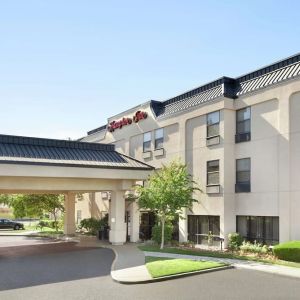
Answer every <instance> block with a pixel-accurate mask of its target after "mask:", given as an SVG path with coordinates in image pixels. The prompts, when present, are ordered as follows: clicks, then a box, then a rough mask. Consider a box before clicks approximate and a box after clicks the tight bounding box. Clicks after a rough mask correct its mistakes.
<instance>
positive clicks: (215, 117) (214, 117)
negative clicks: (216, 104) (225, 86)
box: [206, 111, 220, 138]
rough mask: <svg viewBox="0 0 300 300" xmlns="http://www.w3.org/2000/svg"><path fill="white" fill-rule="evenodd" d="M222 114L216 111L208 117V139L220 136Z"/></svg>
mask: <svg viewBox="0 0 300 300" xmlns="http://www.w3.org/2000/svg"><path fill="white" fill-rule="evenodd" d="M219 123H220V112H219V111H215V112H212V113H210V114H208V115H207V118H206V124H207V138H211V137H215V136H218V135H219V134H220V124H219Z"/></svg>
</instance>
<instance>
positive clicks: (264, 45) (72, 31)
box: [0, 0, 300, 138]
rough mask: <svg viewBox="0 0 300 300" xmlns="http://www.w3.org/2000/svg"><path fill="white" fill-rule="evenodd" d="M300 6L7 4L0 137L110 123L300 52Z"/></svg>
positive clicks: (0, 46) (3, 8) (0, 65)
mask: <svg viewBox="0 0 300 300" xmlns="http://www.w3.org/2000/svg"><path fill="white" fill-rule="evenodd" d="M299 11H300V2H299V1H289V0H286V1H256V0H254V1H226V0H224V1H188V0H186V1H156V0H152V1H142V0H140V1H130V0H128V1H113V0H112V1H101V0H98V1H92V0H86V1H79V0H72V1H69V0H63V1H61V0H60V1H57V0H51V1H46V0H45V1H42V0H40V1H37V0H36V1H32V0H26V1H23V0H10V1H0V37H1V39H0V104H1V109H0V128H1V131H0V133H3V134H17V135H28V136H41V137H53V138H68V137H71V138H79V137H81V136H83V135H84V134H85V133H86V131H88V130H90V129H93V128H95V127H98V126H100V125H104V124H105V123H106V120H107V118H108V117H110V116H112V115H114V114H117V113H119V112H122V111H123V110H126V109H128V108H130V107H133V106H135V105H137V104H140V103H142V102H145V101H148V100H150V99H155V100H165V99H167V98H169V97H173V96H176V95H177V94H179V93H181V92H183V91H185V90H189V89H191V88H193V87H196V86H199V85H201V84H204V83H206V82H209V81H211V80H214V79H216V78H218V77H220V76H223V75H226V76H233V77H235V76H239V75H242V74H244V73H246V72H249V71H252V70H254V69H256V68H259V67H262V66H264V65H266V64H269V63H272V62H274V61H276V60H279V59H281V58H285V57H287V56H290V55H293V54H295V53H297V52H300V38H299V36H300V26H299V25H300V21H299Z"/></svg>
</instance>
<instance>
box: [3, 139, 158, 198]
mask: <svg viewBox="0 0 300 300" xmlns="http://www.w3.org/2000/svg"><path fill="white" fill-rule="evenodd" d="M151 170H153V167H151V166H149V165H147V164H145V163H143V162H140V161H138V160H135V159H134V158H131V157H128V156H126V155H123V154H121V153H119V152H117V151H115V147H114V145H108V144H100V143H86V142H78V141H67V140H54V139H43V138H32V137H21V136H11V135H0V191H2V192H5V191H8V192H12V191H13V192H17V191H18V192H27V191H52V192H55V191H58V192H60V191H70V190H72V191H78V192H85V191H87V192H91V191H99V190H111V189H112V188H115V187H116V184H117V183H119V184H120V183H121V184H122V182H123V183H124V180H125V181H136V180H145V179H146V178H147V177H148V175H149V173H150V172H151ZM88 179H89V180H88Z"/></svg>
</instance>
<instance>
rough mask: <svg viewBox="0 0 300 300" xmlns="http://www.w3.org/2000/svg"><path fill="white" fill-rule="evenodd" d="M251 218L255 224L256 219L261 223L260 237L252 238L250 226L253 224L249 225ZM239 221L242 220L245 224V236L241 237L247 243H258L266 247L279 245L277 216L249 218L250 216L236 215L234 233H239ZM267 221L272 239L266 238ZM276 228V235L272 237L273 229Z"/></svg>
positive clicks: (278, 220)
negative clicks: (266, 245)
mask: <svg viewBox="0 0 300 300" xmlns="http://www.w3.org/2000/svg"><path fill="white" fill-rule="evenodd" d="M251 218H255V219H256V220H255V221H256V222H257V223H258V219H260V222H261V224H262V225H261V226H262V227H261V229H262V236H260V237H259V236H256V237H253V236H252V233H253V231H252V225H253V222H252V223H251ZM239 219H240V220H242V219H244V221H245V222H246V224H245V226H246V235H242V234H241V233H240V234H241V236H242V237H243V238H244V239H246V240H247V241H250V242H254V241H255V240H256V241H258V242H259V243H263V244H268V245H275V244H278V243H279V235H280V232H279V231H280V218H279V216H251V215H237V216H236V232H239V231H240V229H239V224H240V222H239ZM267 219H269V221H271V228H272V238H268V236H267V225H266V221H267ZM275 226H278V228H276V229H277V230H276V231H277V232H278V235H276V236H275V235H274V227H275ZM257 233H258V232H257V231H256V235H257Z"/></svg>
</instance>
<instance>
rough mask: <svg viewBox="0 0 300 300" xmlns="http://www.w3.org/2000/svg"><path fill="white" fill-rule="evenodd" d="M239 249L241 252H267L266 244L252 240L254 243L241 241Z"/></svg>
mask: <svg viewBox="0 0 300 300" xmlns="http://www.w3.org/2000/svg"><path fill="white" fill-rule="evenodd" d="M240 249H241V250H242V251H243V252H249V253H256V254H266V253H268V246H266V245H262V244H260V243H257V242H256V241H254V243H253V244H252V243H250V242H246V241H243V243H242V245H241V246H240Z"/></svg>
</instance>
